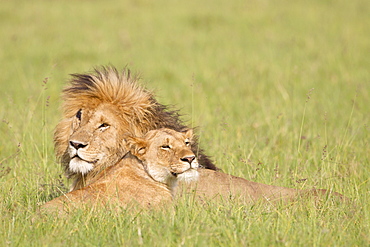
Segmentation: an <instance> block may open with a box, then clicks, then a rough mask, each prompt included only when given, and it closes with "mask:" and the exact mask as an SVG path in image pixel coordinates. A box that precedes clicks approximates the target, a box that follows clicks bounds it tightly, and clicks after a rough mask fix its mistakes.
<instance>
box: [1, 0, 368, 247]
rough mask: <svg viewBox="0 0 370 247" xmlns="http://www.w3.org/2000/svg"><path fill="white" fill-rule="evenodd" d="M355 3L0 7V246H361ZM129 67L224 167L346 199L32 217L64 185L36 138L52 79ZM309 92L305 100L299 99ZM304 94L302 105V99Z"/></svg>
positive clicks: (49, 115) (364, 165) (48, 115)
mask: <svg viewBox="0 0 370 247" xmlns="http://www.w3.org/2000/svg"><path fill="white" fill-rule="evenodd" d="M369 8H370V4H369V3H368V1H365V0H355V1H344V0H339V1H335V2H334V1H309V2H302V1H291V0H283V1H280V2H279V3H275V2H271V1H232V2H230V1H217V0H216V1H202V2H199V1H190V2H189V1H184V2H181V1H180V2H179V1H176V2H168V1H162V0H159V1H154V2H153V1H147V0H141V1H133V2H132V1H131V2H130V1H121V2H116V1H110V0H108V1H72V2H71V1H41V0H36V1H32V2H29V1H23V0H16V1H3V2H2V3H1V9H0V32H1V34H2V39H1V41H0V48H1V49H0V62H1V65H2V66H1V79H0V89H1V90H0V101H1V104H0V120H1V122H0V138H1V142H0V184H1V188H2V190H1V192H0V209H1V215H2V218H1V221H0V222H1V223H0V224H1V225H0V229H1V230H0V239H1V241H0V245H2V246H25V245H27V246H29V245H34V246H50V245H53V246H62V245H63V246H65V245H72V246H77V245H78V246H81V245H82V246H88V245H94V246H98V245H124V246H136V245H147V246H149V245H150V246H153V245H154V246H178V245H186V246H203V245H205V246H249V245H250V246H255V245H261V246H271V245H278V246H296V245H305V246H306V245H307V246H310V245H313V246H328V245H330V246H333V245H335V246H367V245H369V244H370V238H369V236H370V231H369V229H370V226H369V222H370V216H369V212H370V208H369V205H370V201H369V200H370V198H369V196H370V194H369V193H370V192H369V177H370V172H369V169H368V167H369V131H370V126H369V111H368V106H369V105H370V97H369V96H370V95H369V92H370V82H369V81H370V80H369V79H370V77H369V68H370V59H369V56H368V55H367V54H369V52H370V51H369V43H370V36H369V34H368V26H369V24H370V18H369V17H368V13H369V10H370V9H369ZM106 64H112V65H115V66H116V67H118V68H123V67H124V66H126V65H129V67H130V68H132V70H133V71H134V72H141V75H142V78H143V83H144V84H145V85H146V86H147V87H148V88H150V89H151V90H154V92H155V93H156V95H158V100H159V101H160V102H161V103H165V104H175V105H176V107H177V108H180V109H181V112H182V113H183V114H184V116H183V119H184V120H185V121H187V123H188V124H189V125H192V126H199V129H198V133H199V134H200V141H201V146H202V147H204V148H205V149H206V152H207V153H208V154H210V155H212V156H213V159H214V160H215V162H216V163H217V165H218V166H219V167H220V168H222V169H223V171H225V172H227V173H231V174H233V175H237V176H241V177H244V178H246V179H249V180H253V181H256V182H261V183H268V184H273V185H278V186H287V187H294V188H304V189H306V188H313V187H316V188H327V189H332V190H334V191H338V192H340V193H343V194H345V195H346V196H348V197H349V198H352V199H353V201H354V202H353V203H347V204H338V203H336V202H333V201H331V200H323V201H322V202H321V203H319V204H315V203H314V202H311V201H298V202H296V203H294V204H292V205H277V206H272V205H259V204H257V205H241V204H240V203H238V202H234V201H231V200H230V201H225V202H223V203H218V204H216V203H211V202H207V203H203V204H201V203H198V202H194V201H193V200H192V198H183V199H181V200H179V201H177V202H175V203H174V205H172V206H171V207H170V208H168V209H166V210H163V211H145V210H144V211H137V210H136V209H132V210H129V211H125V210H121V211H117V210H112V209H109V208H107V209H104V210H97V211H83V210H82V211H77V212H75V213H73V214H71V215H68V216H65V217H56V216H54V215H49V216H41V215H39V213H38V211H37V209H38V206H39V205H41V204H42V203H44V202H45V201H47V200H49V199H51V198H52V197H55V196H57V195H58V194H60V193H61V192H62V191H65V190H66V188H67V187H68V181H66V179H65V178H64V177H63V176H62V169H61V167H60V166H59V164H58V163H57V161H56V160H55V157H54V150H53V142H52V134H53V128H54V126H55V125H56V124H57V122H58V121H59V118H60V109H59V106H60V104H61V99H60V98H59V95H60V92H61V90H62V88H63V86H64V82H65V81H66V80H67V79H68V74H71V73H76V72H85V71H89V70H91V69H92V68H93V67H94V66H96V65H106ZM312 88H314V91H312V92H311V91H310V90H311V89H312ZM307 94H309V101H308V96H307Z"/></svg>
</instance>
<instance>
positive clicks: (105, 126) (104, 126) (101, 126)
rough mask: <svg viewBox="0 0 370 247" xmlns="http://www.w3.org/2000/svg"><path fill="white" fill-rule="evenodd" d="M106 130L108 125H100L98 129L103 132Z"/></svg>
mask: <svg viewBox="0 0 370 247" xmlns="http://www.w3.org/2000/svg"><path fill="white" fill-rule="evenodd" d="M107 128H109V124H107V123H102V124H101V125H100V126H99V129H101V130H105V129H107Z"/></svg>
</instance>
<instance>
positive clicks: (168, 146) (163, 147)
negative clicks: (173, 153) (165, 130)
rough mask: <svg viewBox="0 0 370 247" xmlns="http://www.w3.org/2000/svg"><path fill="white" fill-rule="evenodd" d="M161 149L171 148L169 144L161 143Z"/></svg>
mask: <svg viewBox="0 0 370 247" xmlns="http://www.w3.org/2000/svg"><path fill="white" fill-rule="evenodd" d="M161 148H162V149H171V147H170V145H163V146H161Z"/></svg>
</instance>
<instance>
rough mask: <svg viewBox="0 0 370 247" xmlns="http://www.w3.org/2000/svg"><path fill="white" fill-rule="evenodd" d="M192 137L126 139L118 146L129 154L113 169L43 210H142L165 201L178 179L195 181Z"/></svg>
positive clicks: (170, 133)
mask: <svg viewBox="0 0 370 247" xmlns="http://www.w3.org/2000/svg"><path fill="white" fill-rule="evenodd" d="M192 137H193V132H192V130H191V129H189V130H187V131H185V132H183V133H181V132H177V131H174V130H171V129H165V128H162V129H159V130H152V131H149V132H148V133H147V134H146V135H145V136H144V137H143V138H140V137H126V138H125V140H126V142H125V140H122V142H123V144H122V145H126V146H128V149H129V150H130V152H128V153H127V154H126V155H125V156H124V158H122V159H120V160H119V161H118V163H116V165H115V166H110V167H108V168H107V169H105V170H104V171H102V172H101V173H100V174H98V175H97V177H96V179H97V180H96V181H95V182H94V183H92V184H90V185H88V186H86V187H84V188H82V189H79V190H74V191H72V192H70V193H67V194H66V195H63V196H60V197H58V198H55V199H54V200H52V201H50V202H48V203H46V204H44V206H43V209H44V210H45V209H46V210H49V211H52V210H54V209H57V210H59V211H61V212H63V211H68V209H70V208H73V207H74V206H77V205H79V204H80V205H81V204H82V203H83V204H85V205H87V206H88V207H89V208H90V207H91V205H94V204H98V205H100V204H106V203H111V202H113V203H115V202H118V203H119V205H120V206H127V205H129V204H130V203H138V204H139V205H141V206H144V207H145V206H157V205H160V204H163V203H164V202H168V201H170V200H171V199H172V195H173V194H174V188H175V186H176V184H177V180H178V179H182V180H183V181H193V180H196V179H197V178H198V172H197V170H196V169H197V168H198V161H197V159H196V157H195V154H194V153H193V151H191V147H190V143H191V140H192ZM124 143H126V144H124Z"/></svg>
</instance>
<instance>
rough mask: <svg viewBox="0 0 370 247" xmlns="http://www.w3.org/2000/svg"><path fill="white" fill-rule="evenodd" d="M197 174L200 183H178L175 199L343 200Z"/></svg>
mask: <svg viewBox="0 0 370 247" xmlns="http://www.w3.org/2000/svg"><path fill="white" fill-rule="evenodd" d="M198 173H199V179H198V180H197V181H193V182H191V183H189V182H183V183H179V186H178V188H177V190H178V193H177V196H183V195H184V194H191V195H193V193H195V195H196V197H197V198H198V199H200V200H207V201H208V200H215V201H217V200H227V199H235V200H237V201H239V202H242V203H255V202H263V201H268V202H280V201H282V202H287V201H292V200H295V199H297V198H299V197H307V196H314V197H316V196H320V195H326V194H327V195H329V194H332V195H334V196H337V197H339V198H342V199H344V198H343V196H342V195H341V194H339V193H336V192H329V191H327V190H322V189H309V190H299V189H292V188H286V187H280V186H273V185H267V184H261V183H256V182H252V181H249V180H246V179H244V178H240V177H235V176H232V175H229V174H226V173H223V172H220V171H213V170H210V169H198Z"/></svg>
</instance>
